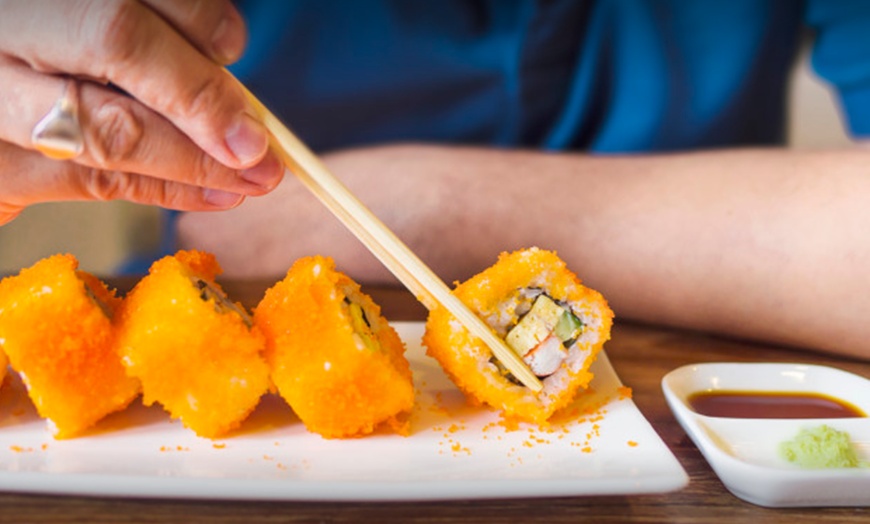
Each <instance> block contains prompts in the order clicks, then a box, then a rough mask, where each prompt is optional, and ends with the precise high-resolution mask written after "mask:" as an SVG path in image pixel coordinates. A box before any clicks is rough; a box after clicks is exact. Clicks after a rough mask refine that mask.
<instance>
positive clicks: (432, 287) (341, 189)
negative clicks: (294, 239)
mask: <svg viewBox="0 0 870 524" xmlns="http://www.w3.org/2000/svg"><path fill="white" fill-rule="evenodd" d="M239 85H241V86H242V89H244V91H245V95H246V96H247V97H248V101H249V102H250V103H251V104H252V105H253V106H254V108H255V109H256V111H257V112H258V113H259V115H258V116H259V117H260V118H261V119H262V122H263V123H264V125H265V126H266V129H268V130H269V132H271V133H272V136H273V137H274V138H275V140H276V141H277V143H278V145H279V146H280V149H281V153H282V155H283V157H284V158H283V161H284V163H285V165H286V166H287V167H288V169H290V171H292V172H293V174H294V175H295V176H296V177H297V178H298V179H299V180H301V181H302V183H303V184H304V185H305V186H306V187H307V188H308V189H309V190H311V192H312V193H314V195H315V196H316V197H317V198H319V199H320V201H321V202H322V203H323V204H324V205H325V206H326V207H327V208H328V209H329V210H330V211H331V212H332V213H333V214H334V215H335V216H336V217H338V219H339V220H341V222H342V223H343V224H344V225H345V227H347V228H348V229H349V230H350V231H351V232H352V233H353V234H354V235H355V236H356V237H357V238H359V239H360V241H362V243H363V244H364V245H365V246H366V247H367V248H368V249H369V250H370V251H371V252H372V253H373V254H374V255H375V256H376V257H377V258H378V259H379V260H380V261H381V263H383V264H384V265H385V266H386V267H387V269H389V270H390V271H391V272H392V273H393V275H395V276H396V278H398V279H399V281H401V282H402V284H404V285H405V287H407V288H408V289H409V290H410V291H411V292H412V293H413V294H414V296H416V297H417V300H419V301H420V302H422V303H423V305H424V306H426V308H427V309H429V310H432V309H434V308H436V307H437V306H438V305H439V304H440V305H442V306H443V307H444V308H445V309H447V311H449V312H450V313H451V314H452V315H453V316H454V317H456V319H457V320H459V322H460V323H461V324H462V325H463V326H465V329H467V330H468V331H469V332H470V333H471V334H472V335H474V336H476V337H478V338H480V339H481V340H483V342H484V343H485V344H486V345H487V346H489V348H490V349H491V350H492V353H493V354H494V355H495V357H496V358H497V359H498V360H499V361H500V362H501V363H502V364H503V365H504V366H505V367H506V368H507V369H508V371H510V372H511V373H512V374H513V376H514V377H516V378H517V379H518V380H519V381H520V382H522V383H523V385H524V386H526V387H527V388H529V389H531V390H532V391H534V392H536V393H537V392H538V391H541V390H542V389H543V384H541V380H540V379H539V378H538V377H537V376H535V374H534V373H532V371H531V370H530V369H529V367H528V366H527V365H526V363H525V362H523V361H522V359H520V357H519V356H518V355H517V354H516V353H515V352H514V351H512V350H511V349H510V348H509V347H508V346H507V345H506V344H505V342H504V341H503V340H502V339H500V338H499V337H497V336H496V335H495V334H494V333H493V332H492V330H491V329H490V328H489V326H487V325H486V324H485V323H484V322H483V321H482V320H481V319H480V318H479V317H478V316H477V315H475V314H474V313H473V312H472V311H471V310H470V309H469V308H468V306H466V305H465V303H463V302H462V301H461V300H459V298H457V297H456V296H455V295H454V294H453V293H451V292H450V289H449V288H448V287H447V285H446V284H445V283H444V282H443V281H442V280H441V279H440V278H438V276H437V275H435V273H434V272H433V271H432V270H431V269H430V268H429V267H428V266H427V265H426V264H424V263H423V262H422V261H421V260H420V259H419V258H418V257H417V255H415V254H414V253H413V252H412V251H411V250H410V249H409V248H408V246H406V245H405V244H404V243H403V242H402V241H401V240H399V238H398V237H396V235H395V234H394V233H393V232H392V231H390V229H389V228H387V226H386V225H384V223H383V222H381V221H380V219H378V218H377V217H376V216H375V215H374V214H373V213H372V212H371V211H370V210H369V209H368V208H367V207H366V206H365V205H364V204H363V203H362V202H360V201H359V199H357V198H356V196H354V195H353V193H351V192H350V190H349V189H347V187H345V185H344V184H342V183H341V182H340V181H339V180H338V179H337V178H335V175H333V174H332V173H331V172H330V171H329V170H328V169H327V168H326V166H325V165H324V164H323V162H321V161H320V159H318V158H317V156H316V155H315V154H314V153H313V152H312V151H311V150H310V149H309V148H308V146H306V145H305V144H304V143H302V141H301V140H299V139H298V138H297V137H296V136H295V135H294V134H293V133H292V132H291V131H290V130H289V129H287V127H286V126H285V125H284V124H283V123H281V121H280V120H278V118H277V117H276V116H275V115H273V114H272V113H271V112H270V111H269V110H268V109H267V108H266V106H265V105H263V104H262V102H260V101H259V100H258V99H257V97H255V96H254V95H253V93H251V92H250V91H249V90H248V89H247V88H246V87H245V86H244V85H243V84H241V82H239Z"/></svg>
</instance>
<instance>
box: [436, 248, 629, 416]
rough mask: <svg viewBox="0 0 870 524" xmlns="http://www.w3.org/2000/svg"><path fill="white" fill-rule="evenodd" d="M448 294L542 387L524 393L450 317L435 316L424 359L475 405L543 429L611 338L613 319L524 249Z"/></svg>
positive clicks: (539, 253) (553, 261)
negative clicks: (483, 324)
mask: <svg viewBox="0 0 870 524" xmlns="http://www.w3.org/2000/svg"><path fill="white" fill-rule="evenodd" d="M454 293H455V294H456V296H457V297H458V298H459V299H460V300H462V301H463V302H464V303H465V304H466V305H468V306H469V308H470V309H471V310H472V311H474V312H475V313H476V314H477V315H478V316H479V317H480V318H481V319H483V320H484V322H486V323H487V324H488V325H489V326H490V327H491V328H492V329H493V331H494V332H495V333H496V334H497V335H498V336H499V337H501V338H503V339H504V340H505V342H506V344H507V345H508V347H510V348H511V349H512V350H513V351H515V352H516V353H517V354H518V355H519V356H520V357H521V358H522V360H523V361H524V362H525V363H526V364H527V365H528V366H529V368H530V369H531V370H532V372H533V373H534V374H535V375H537V376H538V377H539V378H540V379H541V381H542V383H543V386H544V387H543V390H542V391H540V392H538V393H535V392H533V391H532V390H530V389H528V388H526V387H525V386H523V385H522V384H521V383H520V382H519V381H518V380H516V379H515V378H514V377H513V376H512V375H511V374H510V372H509V371H508V370H507V369H505V368H504V366H502V364H501V363H500V362H499V361H498V360H497V359H496V358H495V357H494V356H493V354H492V352H491V351H490V349H489V348H488V347H487V346H486V345H485V344H484V343H483V342H482V341H480V340H479V339H477V338H476V337H473V336H472V335H470V334H469V333H468V332H467V331H466V330H465V328H464V327H463V326H462V325H461V324H460V323H459V322H458V321H457V320H455V319H454V318H453V316H452V315H451V314H450V313H449V312H447V311H446V310H445V309H444V308H437V309H434V310H432V312H431V313H430V314H429V318H428V320H427V322H426V330H425V333H424V336H423V344H424V346H425V347H426V352H427V354H428V355H430V356H432V357H434V358H435V359H437V360H438V362H440V363H441V366H442V367H443V368H444V370H445V371H446V373H447V375H448V376H449V377H450V378H451V379H452V380H453V381H454V382H455V383H456V385H457V386H458V387H459V388H460V389H461V390H462V391H463V392H464V393H465V394H466V397H467V398H468V399H469V400H471V401H472V402H473V403H476V404H479V403H484V404H487V405H489V406H491V407H494V408H496V409H498V410H501V411H502V412H503V413H504V414H505V415H506V416H508V417H509V418H514V419H518V420H524V421H529V422H537V423H541V422H544V421H546V420H547V419H548V418H549V417H550V415H552V414H553V413H554V412H556V411H557V410H559V409H560V408H562V407H564V406H566V405H567V404H569V403H570V402H571V400H572V399H573V398H574V395H575V393H576V392H577V391H578V390H580V389H583V388H586V387H587V386H588V384H589V381H590V380H591V379H592V374H591V373H590V372H589V366H590V365H591V364H592V362H593V361H594V360H595V358H596V356H597V355H598V353H599V351H601V348H602V346H603V344H604V342H605V341H607V340H608V339H609V338H610V327H611V324H612V322H613V313H612V311H611V310H610V308H609V307H608V305H607V302H606V301H605V300H604V298H603V297H602V296H601V295H600V294H599V293H598V292H596V291H593V290H591V289H589V288H586V287H584V286H583V285H582V284H581V282H580V280H579V279H578V278H577V276H576V275H574V273H572V272H571V271H569V270H568V269H567V268H566V266H565V263H564V262H563V261H562V260H561V259H560V258H559V257H558V256H557V255H556V254H555V253H554V252H551V251H545V250H541V249H538V248H530V249H526V250H520V251H516V252H513V253H502V254H501V255H500V256H499V259H498V261H497V262H496V264H495V265H493V266H492V267H490V268H488V269H486V270H484V271H483V272H481V273H479V274H478V275H476V276H474V277H472V278H471V279H469V280H468V281H466V282H464V283H462V284H460V285H459V286H457V287H456V289H455V290H454Z"/></svg>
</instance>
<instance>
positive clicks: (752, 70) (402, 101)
mask: <svg viewBox="0 0 870 524" xmlns="http://www.w3.org/2000/svg"><path fill="white" fill-rule="evenodd" d="M240 7H241V8H242V10H243V13H244V15H245V16H246V18H247V20H248V22H249V29H250V39H249V48H248V52H247V53H246V55H245V56H244V57H243V59H242V60H241V61H240V63H238V64H237V65H236V66H235V67H234V71H235V72H236V74H238V75H239V76H240V77H241V78H242V79H243V81H245V82H246V83H247V84H248V85H249V87H250V88H251V89H252V90H253V91H254V92H255V93H256V94H257V95H258V96H260V97H261V98H262V99H263V100H264V101H265V102H266V104H267V105H268V106H269V107H270V108H272V110H273V111H275V112H276V113H278V114H279V116H280V117H281V118H282V119H283V120H284V122H285V123H287V124H288V125H289V126H290V127H291V128H293V129H294V130H295V131H296V132H297V133H298V134H299V135H300V137H301V138H302V139H303V140H305V141H306V142H307V143H308V144H309V145H311V146H312V147H313V148H314V149H316V150H320V151H326V150H330V149H336V148H342V147H348V146H357V145H364V144H373V143H380V142H391V141H409V140H410V141H434V142H442V143H444V142H446V143H450V142H455V143H464V144H487V145H494V146H503V147H530V148H541V149H547V150H588V151H598V152H635V151H670V150H684V149H697V148H711V147H725V146H738V145H750V144H779V143H782V142H783V139H784V129H785V122H786V115H785V107H786V102H787V100H786V96H785V94H786V88H787V83H788V79H789V73H790V71H791V68H792V65H793V63H794V59H795V57H796V54H797V52H798V49H799V45H800V42H801V35H802V31H804V30H807V29H810V30H814V31H817V34H818V39H817V45H816V49H815V52H814V55H813V60H814V65H815V67H816V69H817V71H818V72H819V73H821V74H822V75H823V76H824V77H825V78H826V79H828V80H829V81H831V82H833V83H834V84H835V85H836V86H837V87H838V88H839V92H840V93H841V94H842V100H843V103H844V105H845V109H846V110H847V112H848V117H849V120H848V122H849V124H850V129H851V131H852V132H853V133H854V134H856V135H864V134H868V133H870V38H868V35H870V1H866V0H846V1H843V0H816V1H807V2H804V1H799V0H597V1H595V0H593V1H577V0H439V1H435V2H433V1H431V0H364V1H354V0H331V1H325V2H317V1H311V0H308V1H305V0H298V1H295V0H289V1H288V0H276V1H270V0H246V1H242V2H241V3H240Z"/></svg>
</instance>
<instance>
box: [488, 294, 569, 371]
mask: <svg viewBox="0 0 870 524" xmlns="http://www.w3.org/2000/svg"><path fill="white" fill-rule="evenodd" d="M582 331H583V323H582V322H581V321H580V319H579V318H577V316H576V315H574V314H573V313H572V312H571V310H570V309H568V308H567V307H565V306H562V305H560V304H558V303H557V302H556V301H554V300H553V299H552V298H550V297H549V296H547V295H546V294H539V295H537V296H536V297H535V299H534V303H533V304H532V307H531V309H529V311H528V312H527V313H526V314H525V315H523V316H522V317H521V318H520V321H519V322H518V323H517V325H516V326H514V327H513V328H512V329H511V330H510V331H508V334H507V337H505V342H506V343H507V345H508V346H509V347H510V348H511V349H513V350H514V352H516V354H517V355H519V356H520V357H521V358H522V359H523V362H525V363H526V364H527V365H528V366H529V368H530V369H531V370H532V372H533V373H534V374H535V375H536V376H538V377H548V376H550V375H552V374H553V373H555V372H556V370H557V369H559V366H561V365H562V362H564V361H565V359H566V358H568V349H567V348H569V347H571V345H573V344H574V342H575V341H576V340H577V337H578V336H580V333H581V332H582Z"/></svg>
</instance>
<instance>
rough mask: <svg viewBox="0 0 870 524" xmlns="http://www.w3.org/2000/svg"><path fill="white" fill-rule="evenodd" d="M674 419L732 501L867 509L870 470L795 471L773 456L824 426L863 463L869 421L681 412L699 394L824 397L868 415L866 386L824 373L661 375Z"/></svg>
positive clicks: (695, 369)
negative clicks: (842, 436)
mask: <svg viewBox="0 0 870 524" xmlns="http://www.w3.org/2000/svg"><path fill="white" fill-rule="evenodd" d="M662 389H663V391H664V394H665V399H666V400H667V402H668V405H669V406H670V408H671V410H672V411H673V412H674V415H675V416H676V417H677V420H679V422H680V424H681V425H682V426H683V429H685V430H686V433H688V434H689V437H691V439H692V441H693V442H694V443H695V445H696V446H698V449H700V450H701V453H702V454H703V455H704V458H705V459H707V462H709V463H710V466H711V467H712V468H713V470H714V471H715V472H716V474H717V475H718V476H719V479H720V480H722V483H723V484H725V487H726V488H728V490H729V491H731V492H732V493H733V494H734V495H736V496H737V497H739V498H741V499H743V500H746V501H747V502H751V503H753V504H758V505H760V506H769V507H801V506H870V468H866V467H865V468H838V469H802V468H800V467H798V466H796V465H793V464H791V463H789V462H788V461H786V460H785V459H784V458H782V457H780V455H779V444H780V443H781V442H784V441H787V440H792V439H794V438H795V436H797V434H798V432H799V431H800V430H801V429H804V428H814V427H818V426H819V425H821V424H826V425H828V426H830V427H832V428H834V429H837V430H839V431H845V432H847V433H849V436H850V438H851V440H852V443H853V444H854V445H855V448H856V450H857V453H858V455H859V458H860V459H861V460H864V461H868V460H870V418H866V417H863V418H838V419H742V418H722V417H708V416H704V415H701V414H698V413H696V412H695V411H693V410H692V409H691V408H690V407H689V403H688V397H689V396H690V395H691V394H692V393H696V392H699V391H715V390H732V391H734V390H736V391H741V390H742V391H747V390H749V391H780V392H782V391H789V392H811V393H820V394H823V395H829V396H832V397H835V398H839V399H841V400H844V401H846V402H849V403H851V404H852V405H853V406H855V407H857V408H859V409H861V410H862V411H864V412H865V413H870V381H868V380H867V379H865V378H863V377H860V376H858V375H854V374H852V373H847V372H846V371H843V370H840V369H836V368H831V367H827V366H815V365H806V364H790V363H729V362H722V363H709V364H696V365H689V366H683V367H681V368H678V369H675V370H673V371H671V372H670V373H668V374H667V375H665V377H664V378H663V379H662Z"/></svg>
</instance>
